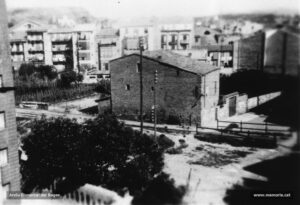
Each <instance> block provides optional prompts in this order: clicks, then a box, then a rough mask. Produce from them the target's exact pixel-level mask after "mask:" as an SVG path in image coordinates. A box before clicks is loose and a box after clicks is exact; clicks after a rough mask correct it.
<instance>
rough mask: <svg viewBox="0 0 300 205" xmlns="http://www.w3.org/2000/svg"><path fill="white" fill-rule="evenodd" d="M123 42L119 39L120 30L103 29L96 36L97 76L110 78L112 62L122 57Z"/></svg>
mask: <svg viewBox="0 0 300 205" xmlns="http://www.w3.org/2000/svg"><path fill="white" fill-rule="evenodd" d="M121 49H122V47H121V41H120V38H119V30H117V29H114V28H111V27H109V28H102V29H101V30H100V31H98V32H97V34H96V53H97V54H98V58H97V59H96V66H97V68H98V69H97V70H98V71H97V74H99V75H100V76H101V77H104V76H109V74H110V71H109V66H108V63H109V61H110V60H112V59H115V58H119V57H121V54H122V53H121Z"/></svg>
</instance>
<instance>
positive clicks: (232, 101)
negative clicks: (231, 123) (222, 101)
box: [229, 96, 236, 117]
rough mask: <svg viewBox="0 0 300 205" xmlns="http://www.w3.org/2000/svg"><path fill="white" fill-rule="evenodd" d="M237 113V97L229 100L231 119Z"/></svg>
mask: <svg viewBox="0 0 300 205" xmlns="http://www.w3.org/2000/svg"><path fill="white" fill-rule="evenodd" d="M235 113H236V96H234V97H231V98H229V117H230V116H233V115H235Z"/></svg>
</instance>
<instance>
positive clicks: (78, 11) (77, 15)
mask: <svg viewBox="0 0 300 205" xmlns="http://www.w3.org/2000/svg"><path fill="white" fill-rule="evenodd" d="M64 16H66V17H67V18H68V19H71V20H73V21H75V23H91V22H95V21H97V18H95V17H94V16H92V15H91V14H90V13H89V12H88V11H87V10H85V9H83V8H79V7H72V8H69V7H68V8H66V7H63V8H19V9H12V10H9V11H8V20H9V27H11V26H13V25H15V24H17V23H19V22H21V21H22V20H24V19H31V20H38V21H39V22H43V23H48V24H53V23H54V22H55V20H57V19H61V18H63V17H64Z"/></svg>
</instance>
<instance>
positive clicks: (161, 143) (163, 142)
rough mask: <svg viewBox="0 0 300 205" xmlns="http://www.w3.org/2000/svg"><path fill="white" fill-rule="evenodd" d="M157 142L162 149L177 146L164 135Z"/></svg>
mask: <svg viewBox="0 0 300 205" xmlns="http://www.w3.org/2000/svg"><path fill="white" fill-rule="evenodd" d="M157 142H158V144H159V146H160V147H162V148H163V149H168V148H170V147H173V146H174V145H175V143H174V142H173V140H171V139H169V138H168V137H167V136H166V135H163V134H162V135H159V136H158V139H157Z"/></svg>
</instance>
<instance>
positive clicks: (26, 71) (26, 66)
mask: <svg viewBox="0 0 300 205" xmlns="http://www.w3.org/2000/svg"><path fill="white" fill-rule="evenodd" d="M35 70H36V69H35V66H34V65H33V64H32V63H22V65H21V66H20V69H19V76H21V77H23V78H26V79H27V78H28V77H29V76H31V75H32V74H33V73H34V72H35Z"/></svg>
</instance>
